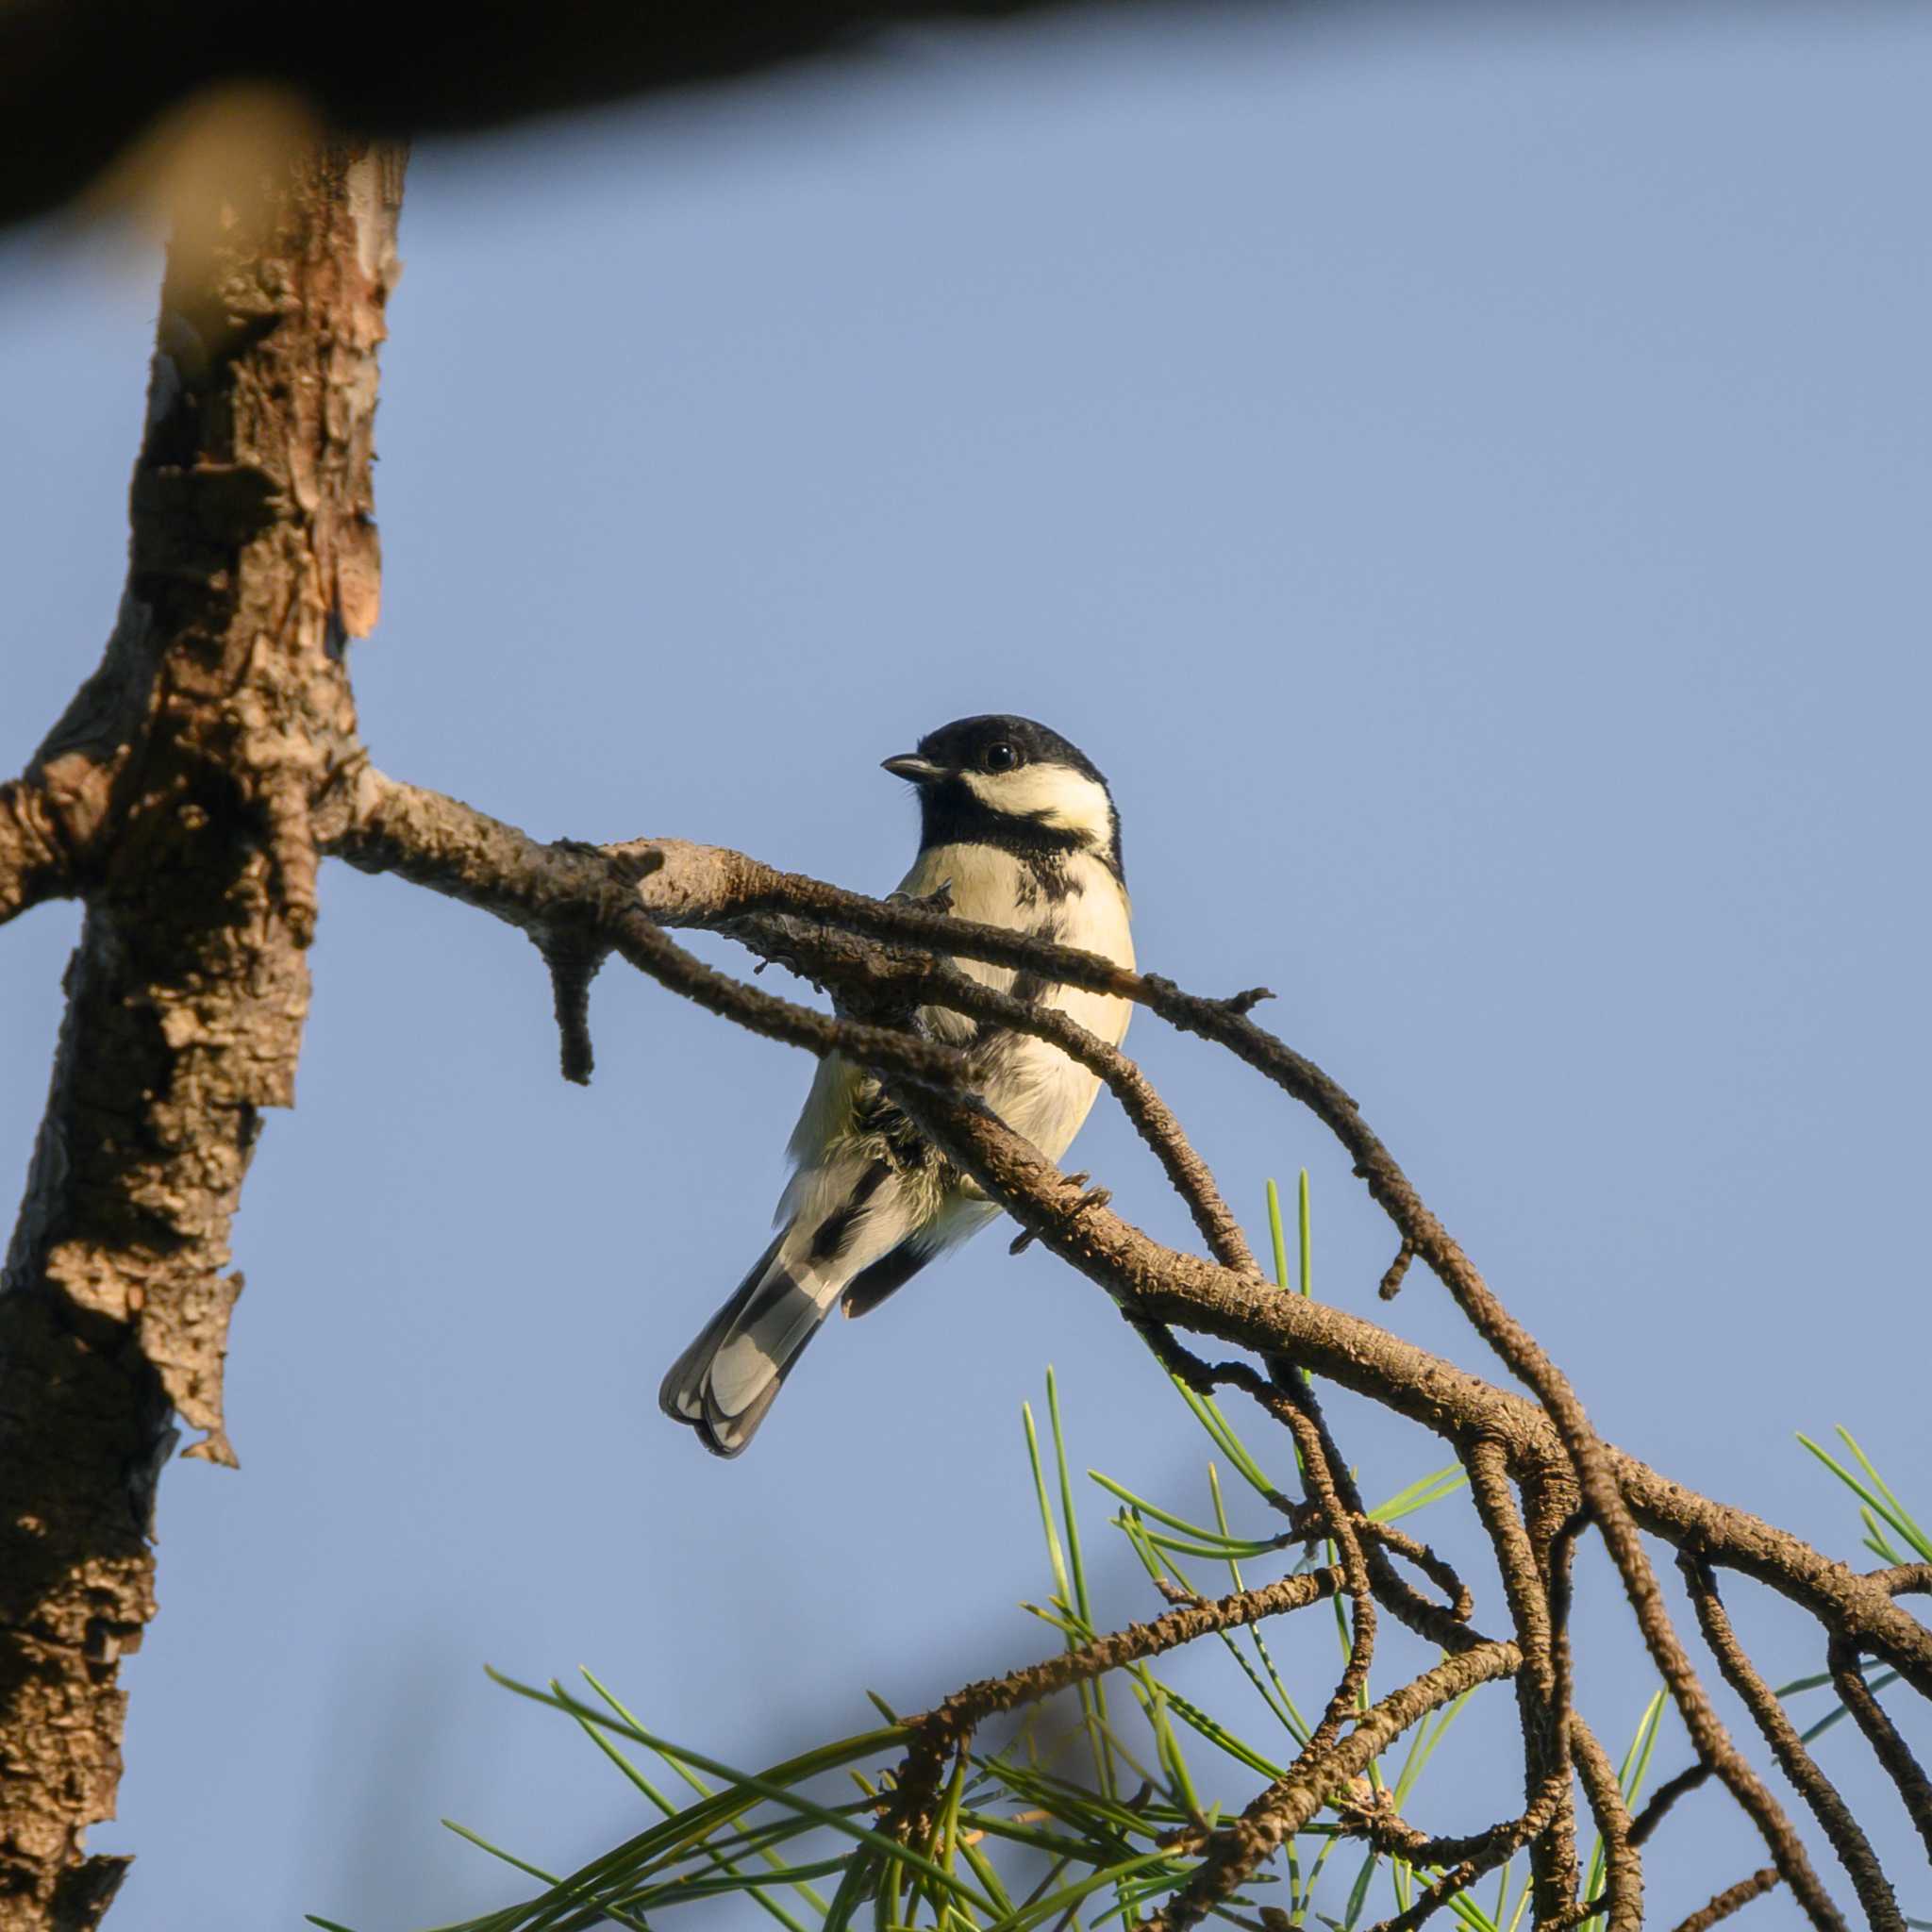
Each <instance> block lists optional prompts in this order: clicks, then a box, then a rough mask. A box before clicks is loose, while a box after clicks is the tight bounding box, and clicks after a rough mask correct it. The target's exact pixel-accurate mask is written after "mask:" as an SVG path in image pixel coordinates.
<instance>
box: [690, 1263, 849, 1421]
mask: <svg viewBox="0 0 1932 1932" xmlns="http://www.w3.org/2000/svg"><path fill="white" fill-rule="evenodd" d="M790 1233H791V1229H789V1228H788V1229H785V1230H784V1231H782V1232H781V1233H780V1234H779V1235H778V1236H777V1238H776V1239H775V1240H774V1241H773V1242H772V1245H771V1246H770V1247H769V1248H767V1249H766V1250H765V1252H764V1253H763V1254H762V1255H760V1256H759V1257H758V1260H757V1262H756V1263H755V1264H754V1265H753V1267H752V1271H751V1273H750V1274H747V1275H746V1276H745V1277H744V1280H743V1281H742V1282H741V1284H740V1286H739V1288H738V1291H737V1292H736V1293H735V1294H733V1295H732V1297H731V1299H730V1300H729V1301H727V1302H726V1303H725V1304H724V1307H722V1308H720V1309H719V1310H718V1312H717V1313H716V1314H715V1315H713V1316H712V1317H711V1319H710V1320H709V1321H708V1322H707V1323H706V1324H705V1326H704V1328H703V1330H702V1331H701V1332H700V1333H699V1335H698V1338H697V1340H696V1341H693V1342H692V1343H691V1346H690V1347H689V1348H687V1349H686V1350H685V1352H684V1353H683V1354H682V1355H681V1356H679V1357H678V1358H677V1359H676V1360H675V1362H674V1363H672V1365H671V1370H670V1373H669V1374H667V1375H666V1376H665V1377H664V1381H663V1384H662V1386H661V1387H660V1388H659V1389H658V1404H659V1406H660V1407H662V1408H663V1410H664V1413H665V1414H666V1415H668V1416H670V1417H671V1418H672V1419H673V1420H674V1421H675V1422H681V1423H689V1424H691V1427H693V1428H694V1429H696V1431H697V1432H698V1436H699V1439H700V1440H701V1441H703V1443H704V1445H705V1447H706V1448H707V1449H708V1450H710V1451H711V1452H712V1454H713V1455H716V1456H737V1455H739V1454H740V1453H741V1451H742V1450H743V1449H744V1447H745V1445H746V1444H747V1443H748V1442H749V1441H751V1439H752V1437H753V1436H754V1435H755V1434H756V1433H757V1431H758V1424H760V1423H761V1422H763V1421H764V1419H765V1411H766V1410H767V1409H769V1408H770V1407H771V1406H772V1404H773V1403H774V1401H776V1400H777V1395H778V1391H779V1390H780V1389H781V1388H782V1387H783V1386H784V1383H785V1377H786V1376H787V1375H789V1374H791V1367H792V1364H793V1363H794V1362H796V1361H797V1359H798V1357H800V1356H801V1355H802V1354H803V1353H804V1352H805V1345H806V1343H807V1342H808V1341H810V1340H811V1339H812V1337H813V1336H814V1335H816V1334H817V1333H818V1332H819V1327H820V1325H821V1324H823V1323H824V1319H825V1317H826V1316H827V1315H829V1314H830V1313H831V1312H832V1309H833V1308H834V1307H836V1306H837V1305H838V1300H839V1290H840V1289H841V1286H842V1285H843V1283H842V1279H841V1278H839V1277H836V1276H829V1277H828V1276H826V1275H822V1274H820V1273H819V1272H818V1271H817V1270H815V1269H813V1268H812V1267H811V1266H810V1264H809V1261H808V1260H806V1261H804V1262H803V1263H801V1262H800V1261H795V1260H792V1259H791V1258H789V1257H787V1256H786V1255H785V1253H784V1250H785V1244H786V1239H787V1236H788V1235H789V1234H790Z"/></svg>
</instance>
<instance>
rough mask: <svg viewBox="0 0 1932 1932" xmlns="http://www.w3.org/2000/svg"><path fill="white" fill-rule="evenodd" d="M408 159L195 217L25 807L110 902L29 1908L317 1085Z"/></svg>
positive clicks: (35, 1910)
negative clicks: (268, 1146) (102, 625)
mask: <svg viewBox="0 0 1932 1932" xmlns="http://www.w3.org/2000/svg"><path fill="white" fill-rule="evenodd" d="M21 17H22V10H21V9H15V11H14V14H13V15H11V16H9V20H10V21H11V23H12V25H11V26H10V27H9V29H8V31H13V30H14V29H16V28H17V26H18V23H19V20H20V19H21ZM10 78H11V76H9V79H10ZM47 105H48V107H49V108H50V109H51V110H52V111H56V112H58V111H59V104H58V103H48V104H47ZM401 188H402V169H401V163H400V159H399V158H396V157H394V156H390V155H385V154H383V153H380V152H372V151H368V150H336V149H332V150H329V151H327V152H325V153H321V154H312V153H311V154H305V155H304V156H302V157H301V158H300V159H299V160H298V161H296V162H295V163H294V164H293V165H292V166H291V168H290V169H289V170H288V171H286V172H285V173H283V174H282V175H280V176H279V177H276V178H274V179H272V180H270V181H267V182H265V183H264V184H263V189H262V192H261V194H260V196H259V198H258V199H255V200H251V199H250V198H249V197H247V196H246V195H242V196H238V197H237V199H236V202H235V204H234V205H233V206H232V208H231V209H230V210H229V213H230V216H231V219H230V220H229V221H228V222H227V223H226V224H225V225H222V226H221V227H220V229H219V232H218V233H215V234H212V235H211V234H209V233H203V232H196V233H184V234H183V235H182V236H178V237H177V239H176V242H175V247H174V248H173V249H172V251H171V253H170V258H169V267H168V275H167V280H166V283H165V285H164V287H163V291H162V299H161V313H160V324H159V330H158V345H157V350H156V356H155V362H154V374H153V380H152V385H151V388H150V392H149V398H148V418H147V429H146V435H145V439H144V441H143V444H142V452H141V458H140V460H139V462H138V464H137V466H136V468H135V473H134V486H133V491H132V523H133V547H132V562H131V568H130V574H129V577H128V582H127V589H126V592H125V596H124V598H123V601H122V607H121V613H120V619H119V622H118V624H117V625H116V627H115V630H114V633H113V636H112V638H111V639H110V641H109V642H108V649H107V654H106V657H105V658H104V660H103V662H102V665H101V667H100V669H99V671H97V672H96V673H95V675H94V676H93V677H92V678H91V679H90V680H89V682H88V683H87V684H86V685H85V686H83V688H82V690H81V691H80V693H79V694H78V696H77V697H76V698H75V702H74V704H73V705H72V706H71V707H70V708H69V709H68V712H67V715H66V716H65V717H64V718H63V719H62V720H61V722H60V724H58V725H57V726H56V728H55V730H54V732H53V734H52V735H51V736H50V738H49V739H48V741H47V742H46V743H45V744H44V745H42V748H41V751H40V753H39V755H38V756H37V758H36V759H35V762H34V766H33V768H32V770H31V771H30V772H29V774H28V778H27V780H26V781H25V784H23V785H19V786H15V787H10V788H8V793H7V797H6V801H5V805H4V808H0V914H4V913H7V912H10V911H14V910H18V909H19V908H20V907H21V906H23V905H25V904H28V903H31V901H32V899H33V898H35V897H36V896H45V895H46V894H47V893H49V892H52V891H69V892H73V891H79V892H81V893H82V894H83V895H84V897H85V899H86V905H87V911H86V918H85V921H84V924H83V926H82V931H81V938H80V942H79V946H78V948H77V950H76V951H75V956H74V959H73V963H72V964H71V965H70V967H69V969H68V989H69V1001H68V1009H67V1015H66V1020H65V1023H64V1024H63V1026H62V1028H61V1033H60V1040H59V1045H58V1051H57V1054H56V1057H55V1063H54V1074H53V1084H52V1091H51V1092H50V1094H49V1097H48V1103H47V1111H46V1115H45V1118H44V1120H43V1122H42V1126H41V1132H40V1137H39V1141H38V1144H37V1145H36V1148H35V1151H34V1157H33V1162H32V1167H31V1170H30V1173H29V1174H28V1178H27V1187H26V1197H25V1203H24V1206H23V1208H22V1210H21V1217H20V1222H19V1224H18V1227H17V1228H16V1230H15V1233H14V1237H13V1241H12V1245H11V1248H10V1250H9V1252H8V1257H7V1264H6V1274H5V1282H4V1291H0V1365H4V1366H0V1928H4V1932H24V1928H26V1927H29V1926H31V1927H34V1928H36V1932H41V1928H46V1927H53V1928H56V1932H83V1928H89V1927H92V1926H93V1925H94V1924H96V1923H97V1922H98V1921H99V1919H100V1916H101V1914H102V1913H103V1912H104V1911H105V1910H106V1909H107V1907H108V1902H109V1901H110V1899H111V1898H112V1896H113V1892H114V1890H115V1887H116V1886H117V1885H118V1883H119V1880H120V1875H121V1873H122V1871H123V1870H124V1869H125V1864H126V1860H125V1859H98V1858H96V1859H87V1858H85V1857H84V1850H83V1840H84V1837H85V1833H86V1831H87V1828H88V1827H89V1826H90V1825H91V1824H94V1823H96V1822H97V1821H99V1820H101V1819H104V1818H108V1817H111V1816H112V1815H113V1809H114V1797H115V1790H116V1787H117V1784H118V1781H119V1776H120V1768H121V1766H120V1737H121V1724H122V1716H123V1706H124V1701H125V1700H124V1698H123V1694H122V1692H121V1691H120V1690H119V1689H118V1685H117V1677H118V1665H119V1659H120V1657H121V1656H122V1655H123V1654H125V1652H127V1651H130V1650H133V1649H135V1648H136V1647H137V1646H138V1645H139V1643H140V1641H141V1636H142V1627H143V1626H144V1624H146V1622H147V1620H148V1619H149V1617H150V1616H151V1615H152V1614H153V1611H154V1597H153V1575H154V1563H153V1557H152V1553H151V1551H150V1549H149V1547H148V1541H147V1532H148V1529H149V1525H150V1523H151V1520H152V1515H153V1509H154V1499H155V1487H156V1481H157V1477H158V1469H159V1465H160V1463H161V1461H162V1460H163V1459H164V1458H165V1457H166V1456H167V1454H168V1451H169V1448H170V1445H171V1443H172V1441H173V1440H174V1431H173V1428H172V1425H171V1418H172V1417H174V1416H176V1415H178V1416H179V1417H180V1418H181V1420H182V1421H183V1422H185V1423H187V1424H189V1425H190V1426H192V1427H193V1428H195V1429H198V1430H201V1431H203V1432H204V1434H203V1436H202V1439H201V1441H198V1442H197V1443H196V1444H195V1445H194V1447H193V1448H192V1449H191V1450H190V1452H189V1453H190V1454H191V1455H194V1456H200V1457H204V1458H206V1459H207V1460H209V1461H213V1462H225V1463H232V1462H233V1461H234V1459H235V1457H234V1452H233V1450H232V1449H231V1448H230V1446H229V1443H228V1439H227V1434H226V1431H225V1428H224V1425H223V1414H222V1370H223V1357H224V1355H225V1349H226V1343H227V1324H228V1313H229V1310H230V1308H231V1307H233V1305H234V1301H235V1297H236V1295H237V1294H238V1293H240V1291H241V1288H242V1278H241V1276H240V1275H239V1274H229V1273H227V1272H225V1271H226V1270H227V1267H228V1262H229V1258H230V1257H229V1252H228V1228H229V1223H230V1221H231V1219H232V1217H233V1215H234V1212H235V1208H236V1206H237V1204H238V1202H239V1199H240V1195H241V1189H242V1179H243V1176H244V1175H245V1174H246V1172H247V1168H248V1162H249V1157H250V1155H251V1153H252V1151H253V1149H254V1146H255V1142H256V1140H257V1137H258V1134H259V1132H260V1119H261V1109H262V1108H267V1107H286V1106H288V1105H289V1104H290V1102H291V1098H292V1090H293V1079H294V1069H295V1058H296V1054H297V1051H298V1048H299V1046H300V1043H301V1037H302V1024H303V1020H304V1018H305V1016H306V1013H307V1010H308V965H307V961H306V958H305V952H306V948H307V946H308V941H309V938H310V936H311V935H312V933H313V930H314V919H315V895H314V871H315V832H316V828H317V827H319V826H325V825H327V824H330V823H331V821H341V819H343V818H345V817H346V809H345V806H344V802H343V798H344V789H345V785H346V781H347V779H348V777H349V775H350V774H351V772H352V770H353V767H354V765H355V763H356V761H357V760H358V758H359V747H358V744H357V741H356V738H355V712H354V708H353V705H352V703H351V700H350V694H349V688H348V682H347V677H346V675H345V673H344V668H343V653H342V645H343V642H344V640H345V639H346V638H347V637H350V636H359V635H361V634H363V633H364V632H366V631H367V630H368V629H369V627H370V625H372V624H373V622H374V621H375V594H376V590H375V586H376V574H377V559H376V548H375V525H374V523H373V521H372V519H371V503H372V497H371V486H370V467H369V466H370V454H371V425H372V421H373V416H374V411H375V351H376V345H377V344H378V343H379V342H380V341H381V340H382V336H383V305H384V301H385V298H386V297H387V294H388V291H389V287H390V283H391V278H392V276H393V274H394V266H395V258H394V240H395V221H396V211H397V207H398V204H399V201H400V197H401Z"/></svg>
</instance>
